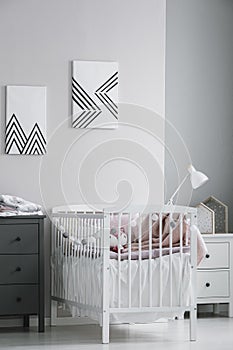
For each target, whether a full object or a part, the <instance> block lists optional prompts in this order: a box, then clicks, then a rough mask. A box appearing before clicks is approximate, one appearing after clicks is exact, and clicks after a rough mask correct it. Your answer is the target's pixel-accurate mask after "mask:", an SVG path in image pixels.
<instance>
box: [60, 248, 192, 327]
mask: <svg viewBox="0 0 233 350" xmlns="http://www.w3.org/2000/svg"><path fill="white" fill-rule="evenodd" d="M180 259H181V257H180V254H179V253H176V254H173V255H172V289H173V292H172V305H173V306H177V305H179V298H180V292H181V295H182V304H183V305H184V306H187V305H189V298H190V291H191V279H190V276H191V269H190V262H189V260H190V256H189V254H188V253H186V254H183V257H182V268H180V266H181V264H180ZM161 260H162V276H163V283H162V305H163V306H170V293H169V290H170V275H169V256H164V257H162V259H159V258H157V259H154V260H151V270H152V290H153V293H152V306H153V307H156V306H159V278H160V264H161ZM118 264H120V265H119V266H120V290H121V292H120V307H121V308H127V307H128V306H129V284H128V282H129V278H128V276H129V262H128V261H126V260H125V261H120V262H118V261H117V260H114V259H110V281H109V290H110V293H109V295H110V308H117V307H118V306H119V305H118V291H119V288H118V286H119V279H118V274H119V268H118ZM149 264H150V263H149V260H141V261H139V260H132V261H131V263H130V266H131V306H132V307H138V306H139V302H140V300H141V306H142V307H146V306H148V305H149ZM59 265H60V269H59V268H58V266H57V267H56V269H58V270H57V273H58V275H57V276H58V278H59V279H60V280H61V281H62V282H63V283H62V284H63V288H64V294H65V299H67V300H71V301H77V300H79V301H81V302H82V303H83V302H85V304H87V305H90V306H96V305H101V298H102V293H101V289H102V268H103V264H102V260H101V259H95V260H92V261H91V264H90V262H89V261H88V259H85V258H79V259H76V260H75V258H72V259H71V258H69V257H68V258H65V259H64V260H63V261H62V262H61V264H59ZM139 269H141V289H139V281H140V280H139ZM181 277H182V284H181ZM70 311H71V313H72V316H74V317H77V316H88V317H90V318H92V319H94V320H97V321H99V320H100V314H99V313H98V312H95V311H94V309H91V308H90V309H88V308H87V309H86V310H79V308H78V307H74V306H72V307H71V308H70ZM173 316H175V315H173V314H172V313H168V314H166V315H165V314H164V313H163V314H161V313H158V314H154V313H153V314H151V313H141V312H140V314H137V313H133V314H132V313H128V312H126V313H115V314H114V313H111V315H110V322H111V323H128V322H138V321H139V322H140V323H146V322H153V321H156V320H157V319H159V318H161V317H173Z"/></svg>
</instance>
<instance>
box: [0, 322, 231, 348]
mask: <svg viewBox="0 0 233 350" xmlns="http://www.w3.org/2000/svg"><path fill="white" fill-rule="evenodd" d="M188 330H189V328H188V320H179V321H169V322H168V323H155V324H152V325H121V326H112V327H111V330H110V340H111V343H110V344H109V345H102V344H101V332H100V328H99V327H98V326H95V325H91V326H66V327H63V326H59V327H52V328H50V327H47V329H46V333H44V334H43V333H37V330H36V328H31V329H30V331H23V330H22V328H14V329H12V328H11V329H10V328H7V329H6V328H1V329H0V349H15V350H22V349H24V350H35V349H56V350H70V349H72V350H73V349H78V350H79V349H80V350H82V349H84V350H88V349H90V350H91V349H95V350H100V349H104V350H108V349H110V350H111V349H112V350H113V349H116V350H152V349H156V350H163V349H164V350H167V349H172V350H176V349H177V350H178V349H179V350H185V349H191V350H194V349H198V350H202V349H203V350H228V349H231V350H232V349H233V319H230V318H227V317H219V318H217V317H215V318H201V319H198V340H197V342H189V337H188Z"/></svg>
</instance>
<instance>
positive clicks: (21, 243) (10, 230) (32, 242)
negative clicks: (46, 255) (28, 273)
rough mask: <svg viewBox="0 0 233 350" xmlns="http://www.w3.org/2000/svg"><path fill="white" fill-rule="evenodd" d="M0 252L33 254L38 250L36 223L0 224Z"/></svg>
mask: <svg viewBox="0 0 233 350" xmlns="http://www.w3.org/2000/svg"><path fill="white" fill-rule="evenodd" d="M0 242H1V244H0V254H33V253H34V254H35V253H37V252H38V225H36V224H34V225H33V224H27V225H24V224H15V225H14V224H11V225H0Z"/></svg>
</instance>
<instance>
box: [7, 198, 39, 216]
mask: <svg viewBox="0 0 233 350" xmlns="http://www.w3.org/2000/svg"><path fill="white" fill-rule="evenodd" d="M14 215H43V212H42V209H41V206H40V205H38V204H34V203H32V202H28V201H26V200H24V199H22V198H19V197H15V196H10V195H6V194H2V195H0V216H14Z"/></svg>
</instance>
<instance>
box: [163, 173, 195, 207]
mask: <svg viewBox="0 0 233 350" xmlns="http://www.w3.org/2000/svg"><path fill="white" fill-rule="evenodd" d="M189 175H190V174H189V173H188V174H187V175H186V176H185V177H184V178H183V180H182V181H181V183H180V184H179V186H178V187H177V189H176V190H175V192H174V193H173V195H172V196H171V198H170V199H169V201H168V202H167V205H168V204H173V199H174V197H175V195H176V194H177V193H178V192H179V190H180V189H181V187H182V186H183V184H184V183H185V181H186V180H187V178H188V177H189Z"/></svg>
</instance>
